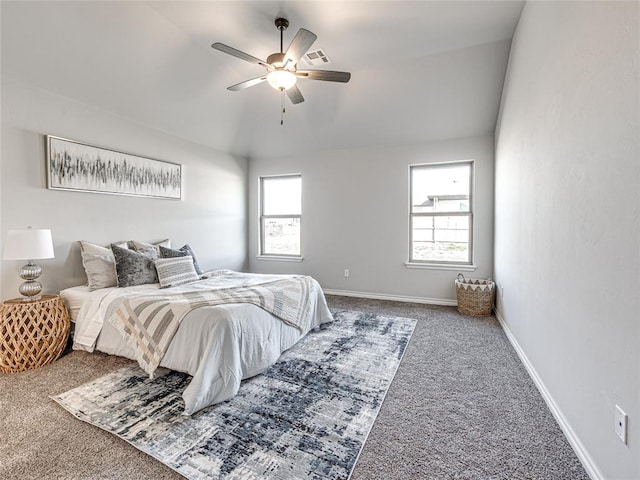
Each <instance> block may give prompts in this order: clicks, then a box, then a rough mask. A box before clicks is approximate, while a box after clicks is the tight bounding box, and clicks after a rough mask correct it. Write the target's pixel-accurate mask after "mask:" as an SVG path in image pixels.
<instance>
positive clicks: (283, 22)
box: [276, 18, 289, 30]
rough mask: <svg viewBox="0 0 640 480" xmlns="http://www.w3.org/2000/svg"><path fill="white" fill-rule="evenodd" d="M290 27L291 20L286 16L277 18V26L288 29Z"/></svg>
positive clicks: (279, 28)
mask: <svg viewBox="0 0 640 480" xmlns="http://www.w3.org/2000/svg"><path fill="white" fill-rule="evenodd" d="M288 27H289V20H287V19H286V18H276V28H277V29H278V30H281V29H282V30H286V29H287V28H288Z"/></svg>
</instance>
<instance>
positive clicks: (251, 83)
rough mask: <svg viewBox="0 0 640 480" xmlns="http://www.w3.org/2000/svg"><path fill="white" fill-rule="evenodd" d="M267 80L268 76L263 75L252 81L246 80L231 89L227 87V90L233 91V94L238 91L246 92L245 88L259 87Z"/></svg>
mask: <svg viewBox="0 0 640 480" xmlns="http://www.w3.org/2000/svg"><path fill="white" fill-rule="evenodd" d="M266 79H267V76H266V75H263V76H262V77H257V78H252V79H251V80H245V81H244V82H240V83H236V84H235V85H231V86H230V87H227V90H231V91H232V92H237V91H238V90H244V89H245V88H249V87H253V86H254V85H258V84H259V83H262V82H264V81H265V80H266Z"/></svg>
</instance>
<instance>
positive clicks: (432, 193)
mask: <svg viewBox="0 0 640 480" xmlns="http://www.w3.org/2000/svg"><path fill="white" fill-rule="evenodd" d="M409 175H410V188H411V193H410V202H411V203H410V215H409V216H410V220H409V222H410V226H409V262H415V263H441V264H444V263H446V264H451V263H453V264H467V265H470V264H471V261H472V258H473V257H472V231H473V209H472V201H471V193H472V192H471V189H472V185H473V162H472V161H469V162H452V163H440V164H432V165H413V166H411V167H409Z"/></svg>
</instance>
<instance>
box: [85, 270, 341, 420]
mask: <svg viewBox="0 0 640 480" xmlns="http://www.w3.org/2000/svg"><path fill="white" fill-rule="evenodd" d="M236 275H237V274H236ZM276 278H282V276H280V275H258V274H247V277H246V278H245V280H244V282H243V283H246V282H247V281H250V282H254V281H257V280H272V279H276ZM234 281H236V280H234ZM313 284H314V288H313V293H312V298H311V308H312V311H313V314H312V316H311V322H310V324H309V325H308V328H305V329H303V331H300V329H298V328H296V327H292V326H289V325H287V324H286V323H285V322H283V321H282V320H280V319H278V318H277V317H275V316H273V315H271V314H270V313H268V312H266V311H265V310H262V309H261V308H260V307H257V306H255V305H252V304H229V305H219V306H215V307H202V308H198V309H195V310H193V311H191V312H190V313H189V314H187V315H186V316H185V318H184V320H183V321H182V323H181V324H180V327H179V328H178V330H177V332H176V334H175V336H174V337H173V340H172V342H171V344H170V346H169V348H168V350H167V352H166V354H165V356H164V357H163V359H162V361H161V362H160V366H162V367H166V368H170V369H172V370H177V371H181V372H186V373H188V374H190V375H192V376H193V379H192V381H191V383H190V384H189V386H188V387H187V388H186V389H185V391H184V393H183V394H182V397H183V399H184V401H185V413H186V414H188V415H191V414H193V413H195V412H197V411H198V410H200V409H202V408H204V407H207V406H209V405H213V404H215V403H219V402H222V401H224V400H228V399H229V398H231V397H233V396H234V395H235V394H236V393H237V392H238V389H239V387H240V382H241V380H243V379H245V378H249V377H252V376H254V375H257V374H259V373H262V372H263V371H264V370H265V369H266V368H267V367H269V366H270V365H272V364H273V363H274V362H275V361H276V360H277V359H278V357H279V356H280V354H281V353H282V352H283V351H285V350H286V349H288V348H290V347H291V346H293V345H294V344H295V343H296V342H297V341H298V340H299V339H300V338H302V337H303V336H304V335H305V334H306V333H307V332H308V331H309V330H310V329H312V328H314V327H316V326H318V325H321V324H323V323H327V322H331V321H332V320H333V318H332V316H331V313H330V312H329V309H328V307H327V303H326V301H325V298H324V294H323V293H322V289H321V288H320V286H319V285H318V284H317V282H315V281H314V282H313ZM228 286H229V285H228V284H225V287H224V288H226V287H228ZM158 288H159V286H158V285H157V284H154V285H140V286H136V287H127V288H105V289H101V290H96V291H94V292H91V294H90V295H89V296H88V298H87V300H86V301H85V302H84V304H83V306H82V308H81V309H80V312H79V313H78V318H77V320H76V330H75V335H74V344H73V348H74V349H75V350H86V351H89V352H91V351H93V350H94V349H97V350H99V351H102V352H105V353H108V354H111V355H120V356H123V357H126V358H131V359H134V358H135V352H134V351H133V349H132V347H130V346H129V344H128V342H127V341H126V340H125V339H124V338H123V337H122V336H121V335H120V333H118V331H117V330H116V329H115V327H113V326H112V325H110V324H109V323H107V322H106V321H105V320H106V319H105V316H106V314H107V312H106V305H108V304H109V303H110V302H111V300H113V299H114V298H115V297H116V296H119V295H127V293H128V292H147V291H154V290H157V289H158Z"/></svg>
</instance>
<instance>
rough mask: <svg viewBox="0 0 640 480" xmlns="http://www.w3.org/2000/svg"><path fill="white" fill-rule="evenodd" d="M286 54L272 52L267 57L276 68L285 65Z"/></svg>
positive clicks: (268, 61) (269, 62)
mask: <svg viewBox="0 0 640 480" xmlns="http://www.w3.org/2000/svg"><path fill="white" fill-rule="evenodd" d="M285 56H286V54H284V53H272V54H271V55H269V56H268V57H267V63H268V64H269V65H272V66H273V67H275V68H281V67H283V66H284V59H285Z"/></svg>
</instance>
